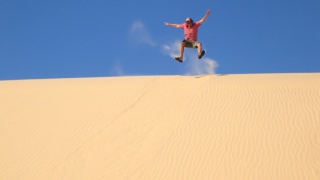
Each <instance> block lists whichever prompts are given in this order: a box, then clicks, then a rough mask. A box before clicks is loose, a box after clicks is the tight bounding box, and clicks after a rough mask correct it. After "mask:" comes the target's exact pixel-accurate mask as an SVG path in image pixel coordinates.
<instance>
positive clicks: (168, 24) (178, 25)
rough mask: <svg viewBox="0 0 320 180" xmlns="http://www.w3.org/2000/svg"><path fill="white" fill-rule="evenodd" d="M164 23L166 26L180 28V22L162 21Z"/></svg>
mask: <svg viewBox="0 0 320 180" xmlns="http://www.w3.org/2000/svg"><path fill="white" fill-rule="evenodd" d="M164 24H165V25H166V26H171V27H175V28H180V24H170V23H167V22H164Z"/></svg>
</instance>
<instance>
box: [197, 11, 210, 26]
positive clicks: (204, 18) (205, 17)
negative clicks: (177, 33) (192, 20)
mask: <svg viewBox="0 0 320 180" xmlns="http://www.w3.org/2000/svg"><path fill="white" fill-rule="evenodd" d="M210 13H211V10H210V9H209V10H208V11H207V13H206V15H205V16H204V17H203V18H202V19H201V20H200V21H199V22H200V23H201V24H202V23H203V22H204V21H205V20H206V19H207V18H208V16H209V14H210Z"/></svg>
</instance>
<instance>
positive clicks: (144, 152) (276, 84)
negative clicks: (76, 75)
mask: <svg viewBox="0 0 320 180" xmlns="http://www.w3.org/2000/svg"><path fill="white" fill-rule="evenodd" d="M0 100H1V103H0V148H1V150H0V159H1V161H0V179H10V180H11V179H41V180H42V179H112V180H113V179H139V180H142V179H148V180H149V179H161V180H166V179H173V180H177V179H246V180H247V179H254V180H256V179H266V180H270V179H272V180H274V179H281V180H282V179H288V180H293V179H306V180H307V179H308V180H311V179H320V74H319V73H313V74H312V73H310V74H256V75H254V74H252V75H210V76H209V75H208V76H201V77H200V76H199V77H195V76H150V77H110V78H82V79H50V80H49V79H47V80H17V81H0Z"/></svg>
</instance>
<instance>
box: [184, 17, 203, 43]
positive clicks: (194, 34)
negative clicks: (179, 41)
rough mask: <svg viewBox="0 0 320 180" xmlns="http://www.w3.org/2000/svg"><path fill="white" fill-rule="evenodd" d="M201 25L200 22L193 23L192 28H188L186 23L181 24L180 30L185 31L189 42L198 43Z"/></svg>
mask: <svg viewBox="0 0 320 180" xmlns="http://www.w3.org/2000/svg"><path fill="white" fill-rule="evenodd" d="M200 25H201V23H200V22H196V23H193V25H192V26H191V27H188V26H187V24H186V23H184V24H180V28H181V29H183V30H184V35H185V39H186V40H188V41H197V40H198V28H199V26H200Z"/></svg>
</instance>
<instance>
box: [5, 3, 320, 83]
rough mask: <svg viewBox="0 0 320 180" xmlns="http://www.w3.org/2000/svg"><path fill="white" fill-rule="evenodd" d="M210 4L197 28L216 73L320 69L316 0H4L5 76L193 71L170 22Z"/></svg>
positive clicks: (191, 60)
mask: <svg viewBox="0 0 320 180" xmlns="http://www.w3.org/2000/svg"><path fill="white" fill-rule="evenodd" d="M208 9H211V11H212V12H211V14H210V16H209V17H208V19H207V21H205V22H204V23H203V25H202V26H201V27H200V29H199V35H198V37H199V41H201V42H202V43H203V46H204V49H205V50H206V51H207V54H206V55H205V56H204V57H205V58H207V59H208V60H210V61H214V62H215V63H217V64H218V67H216V68H215V69H214V71H215V73H217V74H242V73H297V72H320V1H319V0H308V1H305V0H281V1H279V0H267V1H260V0H241V1H239V0H221V1H220V0H198V1H194V0H184V1H181V0H176V1H171V0H162V1H158V0H157V1H154V0H136V1H125V2H124V1H119V0H105V1H103V0H87V1H84V0H77V1H75V0H74V1H72V0H48V1H40V0H39V1H24V0H1V1H0V80H11V79H43V78H74V77H107V76H126V75H129V76H132V75H143V76H144V75H185V74H188V73H189V72H188V71H192V68H194V66H198V65H196V64H194V63H198V62H199V60H198V59H196V58H193V56H194V55H195V54H196V50H195V49H186V54H189V55H188V56H189V58H187V59H186V61H185V62H184V63H178V62H177V61H175V60H174V59H173V58H172V57H170V55H169V54H170V52H168V51H167V50H166V49H165V47H167V48H168V47H169V48H171V50H172V51H173V49H174V48H177V47H176V44H177V42H178V41H181V40H182V39H183V38H184V35H183V30H182V29H176V28H173V27H167V26H165V25H164V22H169V23H177V24H181V23H183V22H184V21H185V19H186V18H187V17H192V18H193V19H194V20H200V19H201V18H202V17H203V16H204V15H205V13H206V11H207V10H208ZM175 51H176V49H175ZM171 53H172V52H171ZM186 57H187V56H186ZM204 60H205V59H204ZM200 61H201V60H200ZM201 66H206V64H202V65H201ZM201 68H205V67H201ZM193 70H194V69H193ZM202 73H204V72H202ZM189 74H190V73H189ZM191 74H192V73H191Z"/></svg>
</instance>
